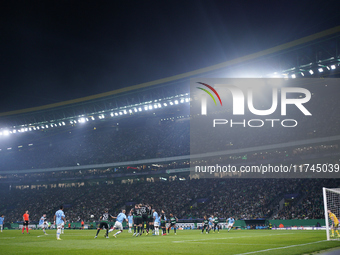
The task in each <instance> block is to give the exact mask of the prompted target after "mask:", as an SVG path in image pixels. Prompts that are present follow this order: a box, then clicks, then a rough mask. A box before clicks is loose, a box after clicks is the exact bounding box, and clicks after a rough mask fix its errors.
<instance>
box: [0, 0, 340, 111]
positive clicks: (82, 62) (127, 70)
mask: <svg viewBox="0 0 340 255" xmlns="http://www.w3.org/2000/svg"><path fill="white" fill-rule="evenodd" d="M0 14H1V15H0V67H1V69H0V74H1V75H0V83H1V93H0V112H5V111H10V110H17V109H22V108H28V107H33V106H39V105H45V104H50V103H55V102H60V101H65V100H70V99H74V98H79V97H84V96H88V95H93V94H97V93H102V92H106V91H110V90H114V89H117V88H121V87H126V86H131V85H135V84H139V83H142V82H147V81H152V80H156V79H160V78H165V77H168V76H172V75H176V74H181V73H184V72H188V71H192V70H195V69H198V68H203V67H207V66H210V65H214V64H218V63H220V62H224V61H227V60H230V59H233V58H236V57H240V56H243V55H247V54H250V53H253V52H257V51H259V50H264V49H267V48H269V47H274V46H277V45H280V44H283V43H285V42H289V41H292V40H295V39H298V38H301V37H303V36H307V35H310V34H314V33H316V32H320V31H323V30H325V29H328V28H332V27H335V26H338V25H339V24H340V1H339V0H334V1H330V0H327V1H302V0H299V1H296V0H294V1H290V0H286V1H279V0H272V1H259V0H250V1H240V0H238V1H226V0H225V1H212V0H209V1H187V0H182V1H162V0H158V1H127V0H124V1H61V0H58V1H51V0H48V1H46V0H44V1H29V0H26V1H9V0H7V1H2V2H1V6H0Z"/></svg>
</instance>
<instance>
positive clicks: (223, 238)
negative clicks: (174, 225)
mask: <svg viewBox="0 0 340 255" xmlns="http://www.w3.org/2000/svg"><path fill="white" fill-rule="evenodd" d="M291 234H293V233H284V234H270V235H262V236H233V237H222V238H208V239H207V238H206V239H195V240H182V241H172V242H173V243H185V242H201V241H211V240H226V239H235V238H252V237H263V236H282V235H291Z"/></svg>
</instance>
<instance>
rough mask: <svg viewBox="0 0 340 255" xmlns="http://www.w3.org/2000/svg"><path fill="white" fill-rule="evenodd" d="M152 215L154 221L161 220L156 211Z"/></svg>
mask: <svg viewBox="0 0 340 255" xmlns="http://www.w3.org/2000/svg"><path fill="white" fill-rule="evenodd" d="M152 216H153V217H154V219H155V222H158V223H160V222H161V221H160V219H159V216H158V213H157V212H156V211H155V212H154V213H153V214H152Z"/></svg>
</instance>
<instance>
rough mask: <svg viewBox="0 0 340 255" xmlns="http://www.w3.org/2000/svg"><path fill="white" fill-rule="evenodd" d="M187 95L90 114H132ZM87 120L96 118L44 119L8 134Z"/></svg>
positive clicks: (181, 100) (177, 100) (185, 99)
mask: <svg viewBox="0 0 340 255" xmlns="http://www.w3.org/2000/svg"><path fill="white" fill-rule="evenodd" d="M187 95H189V93H186V94H185V95H184V94H179V95H175V96H171V97H166V98H163V99H158V100H151V101H146V102H142V103H139V104H134V105H128V106H124V107H120V108H116V109H110V110H105V111H98V112H94V113H91V115H93V114H98V115H97V116H98V118H99V119H105V115H104V114H107V116H109V115H111V116H112V117H114V116H119V115H123V114H128V113H130V114H132V113H134V112H135V113H138V112H142V111H143V108H144V110H145V111H149V110H153V109H159V108H162V107H167V106H169V105H171V106H173V105H178V104H179V103H184V102H187V103H188V102H190V98H186V97H185V96H187ZM174 98H177V99H176V100H174ZM171 99H173V100H174V101H171ZM161 101H162V102H161ZM89 120H96V118H95V117H93V116H87V117H86V116H85V114H83V115H78V116H74V117H69V118H63V119H59V120H58V119H52V120H48V121H45V122H38V123H30V124H25V125H21V127H22V128H21V129H16V131H14V129H15V126H13V127H10V129H11V131H9V132H10V133H9V134H12V133H25V132H27V131H33V130H40V129H48V128H54V127H61V126H66V125H74V124H76V123H85V122H86V121H89ZM77 121H78V122H77ZM48 122H49V123H48ZM65 122H66V123H65ZM2 135H3V132H2Z"/></svg>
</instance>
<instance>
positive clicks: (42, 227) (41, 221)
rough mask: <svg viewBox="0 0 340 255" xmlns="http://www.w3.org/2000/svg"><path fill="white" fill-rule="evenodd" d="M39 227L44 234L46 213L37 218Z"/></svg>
mask: <svg viewBox="0 0 340 255" xmlns="http://www.w3.org/2000/svg"><path fill="white" fill-rule="evenodd" d="M39 227H40V228H41V229H42V230H43V231H44V234H45V235H47V234H46V231H45V229H46V228H48V225H47V222H46V214H43V216H42V217H41V218H40V220H39Z"/></svg>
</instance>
